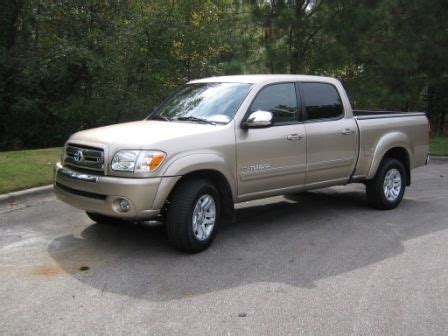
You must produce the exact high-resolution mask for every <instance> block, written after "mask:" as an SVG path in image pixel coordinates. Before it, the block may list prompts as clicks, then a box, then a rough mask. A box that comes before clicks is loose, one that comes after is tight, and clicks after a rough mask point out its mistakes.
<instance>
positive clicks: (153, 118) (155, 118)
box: [148, 114, 171, 121]
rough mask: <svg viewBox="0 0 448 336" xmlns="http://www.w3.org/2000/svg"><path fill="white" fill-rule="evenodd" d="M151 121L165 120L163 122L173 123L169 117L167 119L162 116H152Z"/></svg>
mask: <svg viewBox="0 0 448 336" xmlns="http://www.w3.org/2000/svg"><path fill="white" fill-rule="evenodd" d="M148 119H149V120H163V121H171V119H170V118H167V117H165V116H162V115H159V114H158V115H152V116H150V117H149V118H148Z"/></svg>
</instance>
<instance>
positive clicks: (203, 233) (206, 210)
mask: <svg viewBox="0 0 448 336" xmlns="http://www.w3.org/2000/svg"><path fill="white" fill-rule="evenodd" d="M219 215H220V202H219V196H218V191H217V190H216V188H215V187H214V186H213V184H211V183H210V182H208V181H207V180H204V179H192V180H187V181H184V182H181V184H180V185H179V186H178V187H177V188H176V189H175V191H174V194H173V196H172V197H171V199H170V205H169V208H168V213H167V218H166V230H167V234H168V239H169V241H170V242H171V244H172V245H173V246H174V247H176V248H177V249H179V250H181V251H183V252H187V253H197V252H201V251H203V250H205V249H207V248H208V247H209V246H210V245H211V243H212V241H213V239H214V238H215V235H216V232H217V229H218V224H219Z"/></svg>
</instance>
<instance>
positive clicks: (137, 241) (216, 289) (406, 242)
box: [0, 161, 448, 335]
mask: <svg viewBox="0 0 448 336" xmlns="http://www.w3.org/2000/svg"><path fill="white" fill-rule="evenodd" d="M237 208H238V209H237V221H236V222H235V223H228V224H225V225H223V226H222V227H221V231H220V232H219V234H218V236H217V238H216V240H215V242H214V244H213V245H212V247H211V248H210V249H209V250H207V251H205V252H203V253H201V254H197V255H185V254H182V253H179V252H177V251H175V250H173V249H172V248H171V247H170V246H169V245H168V243H167V241H166V238H165V236H164V234H163V228H161V227H154V226H149V225H135V224H126V225H112V224H110V225H104V224H103V225H99V224H95V223H93V222H92V221H90V220H89V219H88V218H87V216H86V215H85V214H84V213H83V212H82V211H80V210H77V209H74V208H72V207H70V206H68V205H66V204H63V203H61V202H60V201H58V200H56V199H55V198H54V197H53V196H49V197H45V198H36V199H33V200H30V201H29V202H27V203H18V204H14V205H5V206H3V207H2V208H0V281H1V285H0V333H1V334H17V335H23V334H28V335H37V334H41V335H49V334H54V335H62V334H83V335H87V334H160V335H165V334H167V335H171V334H172V335H209V334H218V335H287V334H293V335H300V334H303V335H349V334H350V335H351V334H353V335H446V334H447V332H448V162H447V161H445V163H444V162H442V161H439V162H433V163H431V165H429V166H427V167H422V168H418V169H417V170H415V171H414V173H413V184H412V186H411V188H409V189H407V191H406V194H405V199H404V201H403V203H402V204H401V205H400V207H399V208H397V209H395V210H392V211H378V210H374V209H370V208H369V207H368V206H367V202H366V199H365V194H364V186H363V185H350V186H344V187H334V188H328V189H323V190H318V191H313V192H308V193H304V194H301V195H297V196H294V197H288V198H284V197H274V198H269V199H265V200H260V201H255V202H248V203H244V204H240V205H238V206H237Z"/></svg>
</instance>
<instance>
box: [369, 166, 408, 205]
mask: <svg viewBox="0 0 448 336" xmlns="http://www.w3.org/2000/svg"><path fill="white" fill-rule="evenodd" d="M405 189H406V171H405V168H404V166H403V164H402V163H401V162H400V161H398V160H397V159H391V158H385V159H383V161H382V162H381V164H380V167H379V168H378V171H377V173H376V175H375V177H374V178H373V180H371V181H368V182H367V183H366V192H367V200H368V202H369V204H370V205H371V206H372V207H374V208H377V209H381V210H389V209H393V208H395V207H396V206H397V205H398V204H400V202H401V200H402V199H403V195H404V191H405Z"/></svg>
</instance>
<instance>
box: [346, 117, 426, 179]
mask: <svg viewBox="0 0 448 336" xmlns="http://www.w3.org/2000/svg"><path fill="white" fill-rule="evenodd" d="M353 115H354V117H355V120H356V123H357V125H358V129H359V134H360V136H359V158H360V159H359V160H358V163H357V167H356V171H355V174H354V176H357V177H366V178H372V177H373V176H372V172H373V170H372V169H371V168H372V165H373V164H374V162H373V161H374V159H375V158H378V157H382V156H383V154H384V153H376V152H375V151H376V148H377V147H378V143H380V141H381V139H384V137H385V136H389V137H395V138H396V140H395V142H396V144H397V146H398V147H400V146H402V147H405V148H407V147H409V152H410V154H411V155H412V157H410V168H411V169H412V168H414V167H418V166H421V165H423V164H424V163H425V160H426V157H427V152H428V141H427V138H428V129H427V124H428V120H427V118H426V113H423V112H392V111H366V110H353ZM406 146H407V147H406ZM377 163H378V162H377ZM374 167H375V165H374ZM375 169H376V168H375Z"/></svg>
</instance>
